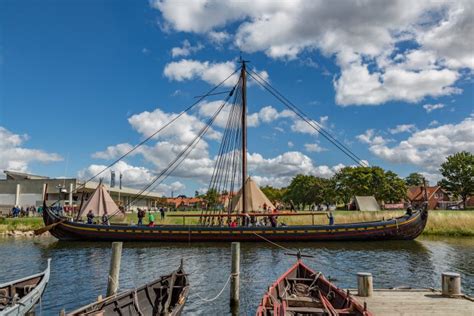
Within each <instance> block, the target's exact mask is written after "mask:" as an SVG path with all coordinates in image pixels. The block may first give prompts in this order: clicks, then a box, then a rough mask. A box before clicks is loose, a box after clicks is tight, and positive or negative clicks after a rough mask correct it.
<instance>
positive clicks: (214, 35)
mask: <svg viewBox="0 0 474 316" xmlns="http://www.w3.org/2000/svg"><path fill="white" fill-rule="evenodd" d="M207 36H208V37H209V40H210V41H211V42H213V43H214V44H216V45H222V44H223V43H225V42H227V41H228V40H229V39H230V35H229V33H227V32H216V31H210V32H209V33H207Z"/></svg>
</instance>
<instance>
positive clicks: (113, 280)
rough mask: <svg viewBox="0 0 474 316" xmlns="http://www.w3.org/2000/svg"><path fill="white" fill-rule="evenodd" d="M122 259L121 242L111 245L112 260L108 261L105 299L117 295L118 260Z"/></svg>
mask: <svg viewBox="0 0 474 316" xmlns="http://www.w3.org/2000/svg"><path fill="white" fill-rule="evenodd" d="M121 259H122V242H113V243H112V258H111V260H110V269H109V278H108V280H107V297H109V296H112V295H115V294H117V290H118V286H119V275H120V260H121Z"/></svg>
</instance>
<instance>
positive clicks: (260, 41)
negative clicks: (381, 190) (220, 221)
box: [0, 0, 474, 194]
mask: <svg viewBox="0 0 474 316" xmlns="http://www.w3.org/2000/svg"><path fill="white" fill-rule="evenodd" d="M318 6H319V7H318ZM246 7H248V5H244V4H242V2H234V1H229V2H225V3H221V2H214V1H207V4H206V5H205V6H204V5H203V4H202V3H201V2H197V1H196V2H183V1H178V2H169V1H156V2H149V1H114V2H110V1H72V0H71V1H67V2H64V1H45V2H40V1H31V2H29V3H24V2H18V1H2V3H1V4H0V136H1V139H0V149H2V153H0V169H16V170H21V171H28V172H33V173H38V174H45V175H49V176H78V175H80V176H82V177H85V176H88V175H90V174H93V173H94V172H95V171H97V170H100V168H101V166H102V165H106V164H107V163H109V162H110V161H111V160H110V159H113V158H114V157H116V155H117V153H120V152H121V150H123V148H128V147H127V146H130V145H133V144H136V143H138V142H139V141H140V140H142V139H143V138H144V137H145V136H146V135H148V134H149V133H150V132H151V131H153V130H154V128H156V129H157V128H159V127H160V123H161V124H162V123H164V122H165V119H166V118H170V117H171V116H170V115H171V113H179V112H180V111H181V110H182V109H184V108H185V107H187V106H188V105H189V104H191V103H192V102H194V101H195V99H194V96H196V95H200V94H202V93H203V92H205V91H206V90H208V89H210V88H211V87H212V85H213V83H215V82H218V81H220V80H219V79H220V78H223V77H225V76H227V75H228V74H229V73H230V72H231V71H232V70H233V69H234V67H236V65H237V64H236V61H237V58H238V56H239V54H240V52H241V51H242V54H243V56H244V57H245V58H246V59H248V60H250V61H251V63H250V67H252V68H254V69H255V70H256V71H259V72H260V73H262V74H264V75H265V76H268V79H269V80H270V82H271V83H272V84H273V85H274V86H275V87H276V88H278V89H279V90H280V91H281V92H282V93H283V94H284V95H285V96H286V97H288V98H289V99H290V100H292V101H293V102H294V103H295V104H297V105H298V106H299V107H300V108H301V109H303V111H305V112H306V113H307V114H308V115H309V116H310V117H311V118H312V119H314V120H316V121H319V122H322V123H323V124H324V126H326V128H327V129H328V130H330V131H331V132H332V133H333V134H334V135H335V136H336V137H337V138H338V139H339V140H340V141H342V142H344V143H345V144H346V145H347V146H349V147H350V148H351V149H352V150H353V151H354V152H355V153H356V154H357V155H358V156H359V157H361V158H362V159H365V160H367V161H368V162H369V163H370V164H371V165H380V166H382V167H384V168H387V169H391V170H393V171H395V172H397V173H398V174H399V175H400V176H406V175H407V174H408V173H410V172H413V171H419V172H423V173H424V174H425V175H426V176H427V177H428V178H429V179H431V180H432V181H435V180H436V179H438V178H439V174H438V172H437V169H438V167H439V164H440V163H441V162H442V161H443V160H444V158H445V157H446V156H447V155H449V154H452V153H454V152H456V151H459V150H468V151H471V152H473V151H474V142H473V139H474V135H473V134H474V132H473V124H472V123H473V118H472V113H473V99H474V95H473V81H472V69H473V68H474V56H473V51H474V48H473V44H472V43H474V39H473V38H472V37H473V35H472V34H474V32H473V31H474V30H473V23H474V22H473V20H474V17H473V11H474V10H473V8H472V3H470V2H469V1H465V2H463V1H460V2H456V3H453V2H446V3H441V2H440V3H437V4H432V3H428V2H427V3H424V2H420V3H419V4H418V7H415V8H412V7H410V6H408V4H405V1H399V2H398V1H394V2H393V3H392V4H390V5H387V6H379V5H375V4H372V5H371V4H370V3H367V4H365V5H360V4H355V3H350V2H343V1H340V2H337V3H336V4H326V5H324V6H321V4H318V2H312V1H302V2H301V3H296V2H293V1H288V2H284V1H282V2H278V3H273V4H272V3H267V2H264V1H256V2H252V6H250V7H252V10H250V9H248V8H246ZM334 21H336V22H337V24H335V25H331V23H333V22H334ZM226 71H227V73H226ZM216 100H219V99H218V98H214V99H210V100H208V101H209V102H212V101H216ZM248 103H249V115H252V114H254V116H253V119H254V120H256V122H255V124H254V125H255V126H254V127H250V128H249V154H250V159H249V164H250V169H251V171H250V172H251V174H252V175H253V176H254V177H256V179H257V180H258V181H259V182H260V184H262V185H263V184H273V185H276V186H281V185H285V184H286V183H287V182H288V181H289V179H291V176H292V175H294V174H297V173H308V174H314V175H318V176H326V177H327V176H330V175H331V174H332V173H333V172H334V171H335V170H337V168H339V167H340V166H341V164H342V165H351V164H352V162H351V161H350V160H349V159H348V158H347V157H345V156H344V155H343V154H342V153H340V152H339V151H338V150H337V149H336V148H334V147H333V146H332V145H331V144H329V143H328V142H327V141H325V140H324V139H323V138H321V137H320V136H317V135H312V134H309V133H307V132H304V130H299V127H301V126H300V125H298V123H299V122H298V121H297V119H295V118H293V117H291V116H285V114H284V113H285V112H282V110H284V108H283V106H282V105H281V104H279V103H278V101H277V100H276V99H274V98H273V97H272V96H270V95H269V94H267V93H266V92H265V91H263V90H262V89H260V88H258V87H257V86H256V85H251V86H250V87H249V92H248ZM265 107H266V110H267V111H264V112H262V111H261V109H262V108H265ZM270 107H271V108H270ZM212 108H213V107H212V104H210V105H208V107H207V109H208V110H209V109H212ZM205 109H206V107H205V105H202V106H201V107H200V110H199V111H195V112H194V113H192V116H190V117H188V118H187V122H188V123H189V124H197V123H196V122H199V121H204V120H205V118H206V115H208V114H209V113H208V112H206V110H205ZM275 113H276V114H275ZM188 123H183V124H184V125H183V126H184V128H185V127H186V124H188ZM188 127H189V126H188ZM216 130H219V128H218V127H216ZM181 132H183V129H180V127H175V128H174V129H171V130H170V133H169V135H167V136H163V137H162V138H159V139H154V140H153V141H152V142H151V143H150V144H148V145H149V147H148V148H146V150H144V151H143V152H140V153H138V154H136V155H134V156H133V157H130V158H129V159H127V160H126V161H125V163H123V164H121V165H120V166H118V167H117V169H116V170H118V171H122V172H123V173H124V181H126V182H127V183H128V184H129V185H131V186H136V187H140V186H141V185H143V184H144V183H146V182H147V180H149V179H151V177H152V175H153V173H154V172H159V171H160V170H161V168H163V166H164V165H165V162H166V161H168V160H169V159H171V158H170V157H171V156H172V153H173V152H174V151H173V150H176V148H179V146H182V145H183V144H184V143H185V140H186V139H188V138H187V137H189V136H190V135H193V133H195V132H196V129H195V128H194V129H193V128H189V130H187V131H184V132H183V135H180V136H176V135H177V134H180V133H181ZM186 132H189V135H185V134H186ZM173 133H174V134H173ZM118 144H122V145H121V146H117V145H118ZM315 144H316V145H315ZM109 146H110V148H109V151H107V147H109ZM202 146H203V147H202V148H200V149H199V150H200V153H199V154H198V155H196V157H194V160H193V161H192V163H190V164H189V165H184V166H183V170H182V171H181V172H180V175H181V176H177V177H173V178H171V179H169V180H168V181H167V182H166V184H165V185H163V186H161V187H160V188H159V190H160V191H161V192H163V193H165V194H169V193H170V191H171V190H176V191H182V192H185V193H188V194H190V193H192V192H194V190H196V189H201V188H203V187H205V186H206V185H205V183H206V181H207V180H208V178H209V172H210V170H212V168H211V166H212V162H213V159H214V155H215V153H216V150H217V148H218V142H217V141H216V140H213V139H205V142H204V144H203V145H202ZM103 158H106V159H103ZM197 170H199V171H197Z"/></svg>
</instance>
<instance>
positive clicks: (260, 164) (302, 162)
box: [247, 151, 343, 187]
mask: <svg viewBox="0 0 474 316" xmlns="http://www.w3.org/2000/svg"><path fill="white" fill-rule="evenodd" d="M247 159H248V166H249V174H250V175H251V176H252V177H253V178H255V179H256V181H257V182H258V183H259V184H260V185H267V184H268V185H272V186H278V187H281V186H286V185H288V184H289V183H290V181H291V179H292V178H293V177H294V176H295V175H297V174H310V175H314V176H318V177H324V178H329V177H331V176H332V175H333V174H334V173H335V172H337V170H339V169H340V168H341V166H343V165H337V166H333V167H329V166H326V165H320V166H317V165H315V164H314V162H313V161H312V160H311V158H310V157H308V156H306V155H304V154H303V153H301V152H298V151H289V152H285V153H283V154H281V155H278V156H276V157H274V158H264V157H263V156H262V155H261V154H258V153H252V154H248V157H247Z"/></svg>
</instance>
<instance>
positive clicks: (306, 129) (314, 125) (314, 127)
mask: <svg viewBox="0 0 474 316" xmlns="http://www.w3.org/2000/svg"><path fill="white" fill-rule="evenodd" d="M293 117H294V121H293V124H292V125H291V130H292V131H293V132H297V133H302V134H310V135H316V134H318V132H319V130H320V129H321V127H323V128H325V127H326V125H327V122H328V120H329V117H328V116H321V117H320V118H319V122H318V121H315V120H310V123H311V125H310V124H309V123H308V122H306V121H303V120H302V119H300V118H297V117H296V116H293Z"/></svg>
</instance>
